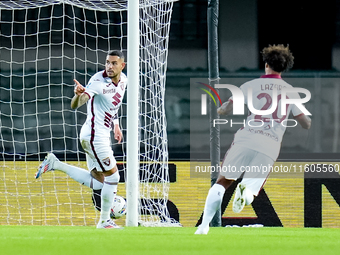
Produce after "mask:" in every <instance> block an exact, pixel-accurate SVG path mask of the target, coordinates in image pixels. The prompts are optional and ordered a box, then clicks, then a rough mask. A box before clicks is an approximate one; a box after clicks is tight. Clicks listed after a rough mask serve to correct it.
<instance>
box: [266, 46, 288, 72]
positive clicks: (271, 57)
mask: <svg viewBox="0 0 340 255" xmlns="http://www.w3.org/2000/svg"><path fill="white" fill-rule="evenodd" d="M261 53H262V57H263V61H264V62H265V63H267V64H268V65H269V67H270V68H271V69H273V70H274V71H275V72H279V73H281V72H284V71H288V70H289V69H290V68H292V67H293V64H294V56H293V54H292V53H291V52H290V50H289V46H287V47H285V46H284V45H283V44H279V45H269V46H268V47H266V48H264V49H263V50H262V52H261Z"/></svg>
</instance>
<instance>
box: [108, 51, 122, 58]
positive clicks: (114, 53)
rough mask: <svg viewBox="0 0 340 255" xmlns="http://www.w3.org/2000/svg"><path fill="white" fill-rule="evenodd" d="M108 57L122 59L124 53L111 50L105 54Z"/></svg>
mask: <svg viewBox="0 0 340 255" xmlns="http://www.w3.org/2000/svg"><path fill="white" fill-rule="evenodd" d="M107 55H108V56H117V57H120V58H122V59H124V53H123V52H121V51H119V50H111V51H109V52H108V53H107Z"/></svg>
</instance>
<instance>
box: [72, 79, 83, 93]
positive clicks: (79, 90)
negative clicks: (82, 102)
mask: <svg viewBox="0 0 340 255" xmlns="http://www.w3.org/2000/svg"><path fill="white" fill-rule="evenodd" d="M73 81H74V82H75V83H76V86H75V87H74V94H76V95H78V96H80V95H81V94H83V93H84V91H85V88H84V86H83V85H81V84H80V83H79V81H77V80H76V79H74V80H73Z"/></svg>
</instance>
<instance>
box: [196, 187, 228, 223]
mask: <svg viewBox="0 0 340 255" xmlns="http://www.w3.org/2000/svg"><path fill="white" fill-rule="evenodd" d="M224 192H225V188H224V187H223V186H222V185H220V184H214V185H213V186H212V187H211V188H210V190H209V192H208V196H207V199H206V201H205V206H204V213H203V220H202V224H201V226H202V227H205V226H208V225H209V223H210V221H211V220H212V218H213V217H214V215H215V213H216V211H217V210H218V208H220V207H221V203H222V199H223V196H224Z"/></svg>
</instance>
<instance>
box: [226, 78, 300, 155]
mask: <svg viewBox="0 0 340 255" xmlns="http://www.w3.org/2000/svg"><path fill="white" fill-rule="evenodd" d="M249 88H251V90H252V104H253V106H254V108H255V109H256V110H268V109H270V108H271V106H272V102H273V98H272V97H273V90H274V89H276V90H277V95H276V97H277V106H276V109H275V111H274V112H273V113H271V114H268V115H255V114H254V113H251V112H249V115H248V117H247V119H246V121H245V126H244V127H242V128H240V129H239V130H238V131H237V132H236V134H235V138H234V143H235V144H238V145H241V146H244V147H247V148H249V149H253V150H256V151H259V152H261V153H263V154H265V155H267V156H269V157H270V158H272V159H273V160H274V161H275V160H276V159H277V157H278V155H279V152H280V148H281V141H282V137H283V135H284V133H285V131H286V126H294V124H296V123H292V122H288V121H287V119H288V117H289V114H290V113H292V115H293V117H296V116H298V115H300V114H303V113H302V111H301V110H300V109H299V108H298V107H296V106H295V105H294V104H293V105H287V107H286V113H287V114H286V115H284V116H283V115H282V114H281V90H282V88H287V89H289V88H293V87H292V86H291V85H290V84H288V83H287V82H285V81H284V80H282V79H281V76H279V75H263V76H261V78H259V79H254V80H251V81H249V82H246V83H244V84H243V85H242V86H241V87H240V89H241V90H242V92H243V95H244V98H245V103H247V102H248V101H249V100H248V89H249ZM287 98H300V96H299V95H298V93H287ZM231 100H232V99H231ZM247 104H248V103H247ZM248 108H249V106H248Z"/></svg>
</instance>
